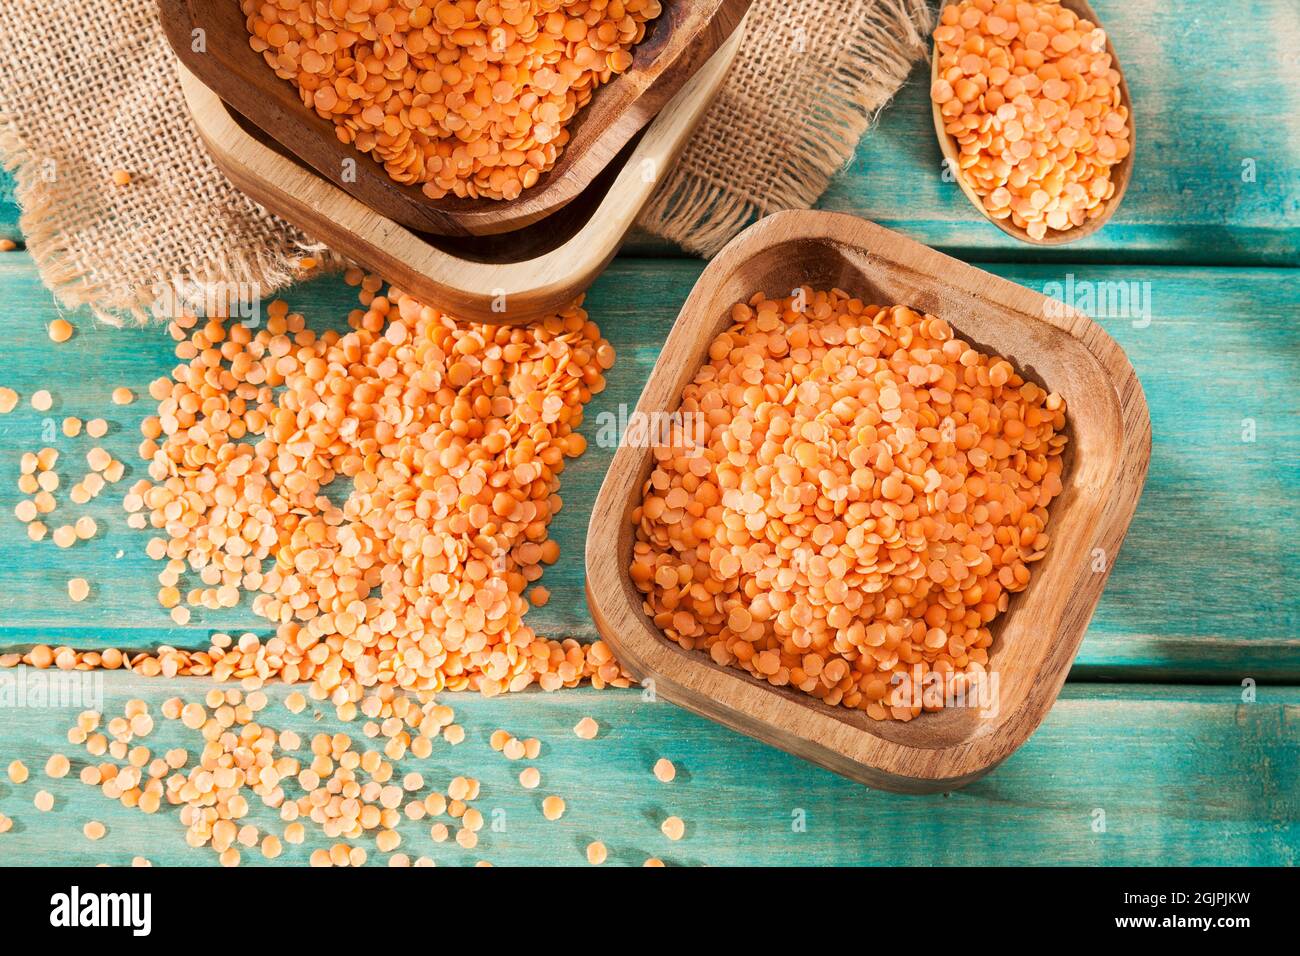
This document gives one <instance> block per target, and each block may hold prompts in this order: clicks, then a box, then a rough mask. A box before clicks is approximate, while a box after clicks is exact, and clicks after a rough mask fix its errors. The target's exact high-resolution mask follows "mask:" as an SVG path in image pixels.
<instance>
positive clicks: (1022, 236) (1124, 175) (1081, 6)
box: [930, 0, 1137, 246]
mask: <svg viewBox="0 0 1300 956" xmlns="http://www.w3.org/2000/svg"><path fill="white" fill-rule="evenodd" d="M957 2H959V0H945V2H944V3H943V4H942V5H941V8H942V7H946V6H949V5H951V4H953V3H957ZM1057 2H1058V3H1059V4H1060V5H1061V6H1063V7H1065V9H1067V10H1069V11H1071V12H1072V13H1075V14H1077V15H1078V16H1079V17H1081V18H1082V19H1085V20H1088V21H1090V22H1092V23H1094V24H1096V25H1097V26H1099V27H1102V29H1105V26H1104V25H1103V24H1102V22H1101V20H1099V19H1098V18H1097V14H1096V13H1094V12H1093V9H1092V7H1091V6H1089V5H1088V3H1087V2H1086V0H1057ZM1106 52H1107V53H1109V54H1110V61H1111V66H1113V67H1114V68H1115V70H1116V71H1117V72H1118V73H1119V89H1120V98H1121V103H1122V104H1123V105H1124V106H1127V107H1128V128H1129V134H1128V143H1129V151H1128V155H1127V156H1125V157H1124V158H1123V159H1122V160H1120V162H1119V163H1118V164H1116V165H1115V166H1112V167H1111V170H1110V179H1111V182H1113V183H1114V184H1115V192H1114V193H1113V194H1112V195H1111V197H1110V199H1108V200H1106V205H1105V210H1104V211H1103V212H1102V214H1101V215H1100V216H1097V217H1095V218H1093V219H1088V220H1085V221H1084V223H1083V224H1082V225H1080V226H1075V227H1074V228H1073V229H1066V230H1057V229H1048V230H1047V235H1045V236H1044V237H1043V238H1042V239H1034V238H1033V237H1032V236H1030V235H1029V233H1028V232H1026V231H1025V230H1024V229H1022V228H1020V227H1019V226H1017V225H1016V224H1015V223H1013V222H1012V221H1011V218H1010V217H1007V218H1006V219H994V218H993V217H992V216H990V215H989V214H988V212H987V211H986V210H985V209H984V203H983V201H982V200H981V199H980V197H979V195H978V194H977V193H976V192H975V190H974V189H972V188H971V186H970V184H969V183H967V182H966V178H965V176H964V175H963V174H962V170H961V168H960V167H959V166H958V165H957V160H958V157H959V156H960V152H959V150H958V148H957V141H956V140H955V139H953V137H952V136H951V135H949V134H948V132H947V131H946V130H945V129H944V116H943V113H942V112H941V111H940V108H939V104H938V103H935V102H934V101H933V100H931V101H930V112H931V115H932V116H933V117H934V133H935V136H937V137H938V139H939V148H940V149H941V150H943V156H944V159H945V160H946V161H947V163H948V167H949V168H950V169H951V170H952V171H953V175H954V176H955V177H956V179H957V185H959V186H960V187H961V191H962V192H964V193H965V194H966V198H967V199H969V200H970V201H971V205H973V206H974V207H975V208H976V209H978V210H979V213H980V215H981V216H983V217H984V218H985V219H987V220H988V221H989V222H991V223H993V225H995V226H997V227H998V228H999V229H1001V230H1002V231H1003V232H1005V233H1006V234H1007V235H1008V236H1014V237H1015V238H1017V239H1019V240H1020V241H1021V242H1027V243H1029V244H1030V245H1035V246H1061V245H1064V244H1065V243H1067V242H1074V241H1075V240H1077V239H1083V238H1084V237H1085V236H1090V235H1092V234H1093V233H1094V232H1096V231H1097V230H1098V229H1100V228H1101V227H1102V226H1104V225H1105V224H1106V222H1107V221H1108V220H1109V219H1110V217H1111V216H1113V215H1114V214H1115V210H1116V209H1118V208H1119V204H1120V201H1121V200H1122V199H1123V198H1124V193H1125V191H1127V189H1128V181H1129V177H1130V176H1131V175H1132V173H1133V155H1134V153H1135V152H1136V142H1135V140H1136V136H1137V131H1136V129H1135V128H1134V122H1133V100H1132V98H1131V97H1130V96H1129V92H1128V81H1127V80H1126V79H1125V78H1124V70H1123V68H1122V67H1121V66H1120V65H1119V58H1118V57H1117V56H1116V55H1115V46H1114V44H1112V43H1111V40H1110V31H1109V30H1107V31H1106ZM938 78H939V45H938V44H937V43H936V44H934V47H933V49H932V50H931V54H930V83H931V84H932V85H933V83H934V81H935V80H937V79H938Z"/></svg>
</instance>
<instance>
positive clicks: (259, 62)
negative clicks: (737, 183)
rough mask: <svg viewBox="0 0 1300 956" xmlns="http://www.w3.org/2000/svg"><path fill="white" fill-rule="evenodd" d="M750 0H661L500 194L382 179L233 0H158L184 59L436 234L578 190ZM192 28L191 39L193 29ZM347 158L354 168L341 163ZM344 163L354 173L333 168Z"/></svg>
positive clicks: (368, 197) (552, 203)
mask: <svg viewBox="0 0 1300 956" xmlns="http://www.w3.org/2000/svg"><path fill="white" fill-rule="evenodd" d="M751 2H752V0H661V5H662V12H661V13H660V14H659V16H658V17H657V18H656V19H655V20H654V21H652V22H651V23H650V24H648V25H647V28H646V35H645V37H644V38H643V39H642V41H641V42H640V43H639V44H637V46H636V47H635V48H634V49H633V51H632V57H633V59H632V66H631V67H629V68H628V70H627V71H626V72H624V73H622V74H619V75H618V76H616V77H614V78H612V79H611V80H610V82H608V83H606V84H604V85H603V86H601V87H600V88H599V89H598V90H596V91H595V93H593V94H592V98H591V102H590V103H588V104H587V106H586V107H584V108H583V109H582V110H580V111H579V112H578V114H577V115H576V116H575V117H574V118H573V120H572V121H571V122H570V123H569V125H568V130H569V135H570V139H569V143H568V145H567V146H566V147H565V149H564V152H563V153H561V155H560V158H559V159H558V160H557V161H556V164H555V165H554V166H553V167H552V168H551V169H550V170H549V171H548V172H547V173H546V174H545V175H543V176H542V177H541V178H540V179H539V180H538V182H537V183H536V185H534V186H533V187H532V188H530V189H526V190H524V192H523V194H522V195H521V196H519V198H517V199H514V200H510V201H501V200H495V199H462V198H460V197H457V196H447V197H444V198H442V199H430V198H428V197H427V196H425V195H424V193H423V192H422V191H421V190H420V187H418V186H407V185H401V184H399V183H396V182H394V181H393V180H392V179H390V178H389V176H388V174H387V173H386V172H385V171H384V169H383V167H382V166H381V165H380V164H379V163H377V162H376V161H375V160H374V159H372V158H371V157H370V156H369V155H368V154H365V153H362V152H360V151H359V150H357V149H355V148H354V147H353V146H351V145H350V144H347V143H342V142H340V141H339V139H338V137H337V136H336V135H335V132H334V124H333V123H332V122H330V121H329V120H326V119H323V118H322V117H320V116H319V115H317V114H316V112H315V111H314V110H310V109H308V108H307V107H306V106H304V105H303V103H302V100H301V99H300V98H299V95H298V91H297V88H296V87H295V86H294V85H293V84H292V83H290V82H289V81H287V80H282V79H280V78H279V77H278V76H276V75H275V72H274V71H273V70H272V69H271V68H270V66H268V65H267V63H266V61H265V60H264V59H263V58H262V54H260V53H258V52H256V51H255V50H253V48H252V47H250V46H249V43H248V31H247V28H246V27H245V23H244V15H243V12H242V10H241V9H240V4H239V2H238V0H158V10H159V16H160V17H161V19H162V24H163V30H164V32H165V33H166V35H167V39H168V41H169V42H170V43H171V46H172V49H173V50H174V51H175V52H176V55H177V56H178V57H179V58H180V60H181V62H182V63H183V64H184V65H185V68H186V69H187V70H189V71H190V72H191V73H193V74H194V75H195V76H197V77H198V78H199V79H200V80H202V81H203V83H204V84H205V85H206V86H208V87H209V88H210V89H212V90H213V91H214V92H216V93H217V95H218V96H220V97H221V99H222V100H224V101H225V102H226V103H228V104H230V105H231V106H232V107H233V108H234V109H235V110H236V111H238V112H239V113H240V114H241V115H242V116H244V117H247V119H248V120H249V121H250V122H251V123H252V124H254V125H255V126H256V127H258V128H259V129H260V130H261V131H262V132H263V133H264V134H266V135H267V136H269V137H271V138H273V139H275V140H276V141H277V142H278V143H279V144H280V145H281V146H283V147H284V148H285V149H286V150H287V151H288V152H289V153H291V154H292V155H294V156H295V157H297V158H298V159H301V160H302V161H303V162H304V163H306V164H307V165H308V166H310V167H311V168H312V169H314V170H315V171H316V172H317V173H318V174H319V175H320V176H322V177H324V178H325V179H327V180H329V181H330V182H332V183H333V184H334V185H335V186H337V187H338V188H339V189H341V190H343V191H345V192H347V193H348V194H350V195H351V196H353V197H354V198H356V199H358V200H360V201H361V202H363V203H365V204H366V205H367V206H369V207H370V208H372V209H374V210H375V211H376V212H378V213H379V214H380V215H382V216H384V217H385V218H387V219H390V220H392V221H394V222H397V223H400V224H401V225H403V226H405V227H407V228H408V229H412V230H416V231H420V232H427V233H432V234H434V235H441V236H466V235H493V234H496V233H502V232H509V231H512V230H515V229H520V228H522V227H524V226H527V225H529V224H531V223H534V222H537V221H538V220H540V219H542V218H543V217H545V216H547V215H550V214H551V213H554V212H555V211H556V210H558V209H560V208H561V207H563V206H564V205H565V204H567V203H568V202H570V201H572V200H573V199H574V198H575V197H577V196H578V195H579V194H580V193H581V192H582V191H583V190H584V189H586V188H587V186H589V185H590V184H591V182H592V180H594V179H595V178H596V177H597V176H599V175H600V173H601V171H602V170H603V169H604V168H605V167H606V165H608V164H609V163H610V162H611V161H612V160H613V159H614V157H616V156H617V155H618V154H619V153H620V152H621V151H622V149H623V147H624V146H626V145H627V143H628V142H629V140H631V139H632V138H633V137H634V136H635V135H636V134H637V133H639V132H640V131H641V130H642V129H644V128H645V126H646V125H647V124H648V123H649V122H650V121H651V120H652V119H653V118H654V117H655V115H656V114H657V113H658V112H659V110H660V109H662V108H663V106H664V105H665V104H666V103H668V101H669V100H671V99H672V98H673V96H674V95H676V93H677V92H678V91H679V90H680V89H681V88H682V86H683V84H685V83H686V81H687V80H688V79H690V77H691V76H692V75H693V74H694V73H695V72H696V71H697V70H699V69H700V68H701V67H703V66H704V64H705V63H706V62H708V60H709V58H710V57H712V56H713V54H714V53H715V52H716V51H717V50H718V48H719V47H720V46H722V44H723V43H724V41H725V40H726V39H727V38H728V37H729V36H731V34H732V32H733V31H734V30H735V29H736V27H737V26H739V24H740V21H741V19H742V18H743V17H744V15H745V11H746V10H748V9H749V5H750V3H751ZM199 37H201V38H202V43H199V42H197V39H196V38H199ZM348 159H351V160H352V161H353V162H354V164H355V165H354V166H347V167H345V164H344V160H348ZM345 168H347V169H355V175H354V176H345V175H344V170H345Z"/></svg>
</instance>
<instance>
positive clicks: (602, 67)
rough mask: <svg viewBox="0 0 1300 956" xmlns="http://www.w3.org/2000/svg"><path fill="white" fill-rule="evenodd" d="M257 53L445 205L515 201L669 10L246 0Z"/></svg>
mask: <svg viewBox="0 0 1300 956" xmlns="http://www.w3.org/2000/svg"><path fill="white" fill-rule="evenodd" d="M240 6H241V8H242V10H243V12H244V15H245V17H246V21H247V27H248V32H249V42H250V44H251V45H252V47H253V49H254V50H256V51H257V52H259V53H261V54H262V55H263V57H264V58H265V59H266V62H267V63H268V64H270V66H271V68H272V69H273V70H275V72H276V75H277V76H279V77H281V78H282V79H286V80H289V81H291V82H293V83H294V84H295V85H296V86H297V88H298V92H299V94H300V96H301V97H302V101H303V103H304V104H305V105H306V106H307V107H308V108H309V109H313V110H315V111H316V112H317V113H318V114H319V115H320V116H322V117H324V118H325V119H328V120H330V121H332V122H333V123H334V128H335V132H336V133H337V134H338V138H339V139H340V140H341V141H342V142H344V143H351V144H352V145H354V146H355V147H356V148H357V149H359V150H361V151H362V152H363V153H368V154H370V155H372V156H373V157H374V159H375V160H376V161H378V162H379V163H381V164H382V165H383V167H384V169H385V171H386V172H387V173H388V175H389V176H390V177H391V178H392V179H393V180H395V181H396V182H399V183H403V184H408V185H409V184H419V185H421V186H422V187H423V191H424V193H425V195H427V196H429V197H430V198H432V199H440V198H442V197H444V196H447V195H455V196H459V197H462V198H465V197H468V198H480V197H482V198H489V199H514V198H516V197H517V196H519V194H520V193H521V192H522V191H523V190H524V189H527V188H528V187H530V186H532V185H534V184H535V183H536V182H537V180H538V178H539V177H540V176H541V174H542V173H544V172H546V171H547V170H549V169H550V168H551V167H552V166H553V165H554V164H555V161H556V159H557V158H558V157H559V155H560V153H561V152H562V151H563V149H564V147H565V145H566V144H567V143H568V141H569V133H568V130H567V129H566V127H567V125H568V123H569V121H570V120H572V119H573V117H574V115H575V114H576V113H577V112H578V110H580V109H582V107H583V106H585V105H586V104H587V102H588V101H589V100H590V99H591V96H592V93H593V92H594V91H595V90H596V88H597V87H598V86H600V85H601V84H602V83H606V82H608V81H609V80H610V78H611V77H613V76H615V75H616V74H618V73H622V72H623V71H625V70H627V68H628V67H629V66H631V65H632V54H631V52H630V51H631V49H632V47H634V46H635V45H636V44H637V43H639V42H640V41H641V39H642V38H643V37H644V35H645V30H646V24H647V23H648V22H649V21H652V20H654V19H655V18H656V17H657V16H659V13H660V9H661V7H660V3H659V0H477V2H476V0H310V2H308V0H278V2H276V3H265V2H262V0H241V3H240Z"/></svg>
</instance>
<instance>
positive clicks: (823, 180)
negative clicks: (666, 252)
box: [639, 0, 933, 257]
mask: <svg viewBox="0 0 1300 956" xmlns="http://www.w3.org/2000/svg"><path fill="white" fill-rule="evenodd" d="M837 13H838V14H839V16H840V17H841V18H842V19H843V20H846V21H850V22H842V23H837V22H835V21H836V19H837V17H836V14H837ZM932 22H933V21H932V14H931V11H930V9H929V7H928V6H927V4H926V3H925V0H839V2H838V3H837V2H835V0H826V2H823V3H808V4H791V3H789V2H788V0H756V2H755V4H754V6H753V7H752V8H751V9H750V13H749V17H748V26H749V29H748V30H747V32H746V35H745V38H744V40H743V42H742V44H741V48H740V53H739V56H738V57H737V61H736V64H735V65H734V66H733V67H732V71H731V74H730V75H729V77H728V79H727V83H726V84H725V86H724V88H723V91H722V93H721V95H720V96H719V99H718V102H717V103H716V104H715V105H714V106H713V107H712V108H711V109H710V110H709V112H708V113H707V114H706V115H705V118H704V120H703V121H702V123H701V125H700V128H699V129H698V130H697V131H696V133H695V135H694V136H693V137H692V139H691V141H690V143H688V144H687V147H686V149H685V151H684V152H683V155H682V158H681V161H680V162H679V163H678V164H677V166H676V168H675V169H674V171H673V173H672V174H671V175H670V176H669V178H668V180H667V181H666V182H665V183H664V185H663V186H661V187H660V188H659V189H658V190H657V191H656V193H655V195H654V196H653V197H652V199H651V201H650V204H649V205H648V206H647V207H646V209H645V210H644V212H643V213H642V214H641V217H640V219H639V225H640V226H642V228H644V229H646V230H648V231H650V232H653V233H656V234H658V235H660V236H663V237H664V238H666V239H670V240H672V241H674V242H676V243H678V244H679V245H681V246H682V247H683V248H684V249H686V250H687V251H689V252H693V253H696V254H698V255H703V256H706V257H707V256H712V255H713V254H714V253H716V252H717V251H718V250H719V249H721V248H722V247H723V246H724V245H726V244H727V242H728V241H729V240H730V239H731V238H732V237H733V236H735V235H736V233H738V232H740V230H741V229H743V228H744V227H745V226H746V225H748V224H749V223H750V222H752V221H754V220H755V219H758V218H761V217H762V216H764V215H767V214H769V213H772V212H777V211H779V210H782V209H806V208H808V207H810V206H811V205H812V204H813V203H814V202H816V201H817V199H818V198H819V197H820V196H821V194H822V193H823V192H824V191H825V189H826V186H827V184H828V183H829V182H830V178H831V177H832V176H833V175H834V174H835V173H836V172H838V171H839V170H840V169H842V168H843V167H844V166H845V165H846V164H847V163H848V162H850V161H851V160H852V158H853V153H854V150H855V148H856V146H857V143H858V140H859V139H860V138H861V137H862V135H863V134H864V133H866V131H867V130H868V129H869V128H870V126H871V124H872V123H873V122H874V120H875V117H876V115H877V114H878V113H879V111H880V110H881V109H882V108H883V107H885V106H886V105H887V104H888V103H889V101H890V100H891V99H892V98H893V96H894V94H895V93H896V92H897V91H898V89H899V88H900V87H901V86H902V85H903V83H904V82H905V81H906V79H907V75H908V73H909V72H910V71H911V69H912V66H913V64H915V63H916V62H917V61H918V60H921V59H924V58H925V57H926V54H927V49H928V47H927V36H928V34H929V32H930V29H931V26H932ZM832 30H835V31H839V30H842V31H843V32H842V33H836V34H835V36H834V37H831V36H830V35H829V32H830V31H832ZM800 36H802V37H803V38H804V41H805V42H806V43H808V44H809V45H810V46H812V45H815V44H818V43H823V44H828V45H829V46H830V47H832V48H834V49H833V50H832V53H831V55H830V56H828V57H822V56H818V55H816V54H817V53H820V52H821V51H816V52H815V53H813V54H811V55H809V54H804V58H803V60H802V61H801V60H800V59H799V57H798V56H793V57H792V56H790V49H791V46H792V44H794V43H796V42H797V41H798V38H799V37H800ZM841 42H842V46H840V45H839V44H840V43H841ZM783 55H784V56H785V62H781V61H780V58H781V57H782V56H783ZM773 62H776V63H778V64H779V65H780V66H781V67H785V68H786V69H785V71H784V75H783V76H782V77H780V79H781V80H782V82H783V83H784V86H778V85H774V84H773V83H772V82H771V77H765V76H764V67H763V64H770V63H773ZM792 90H793V92H792ZM780 92H784V93H785V101H784V102H782V100H781V99H780V98H778V97H777V96H776V95H775V94H777V93H780Z"/></svg>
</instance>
